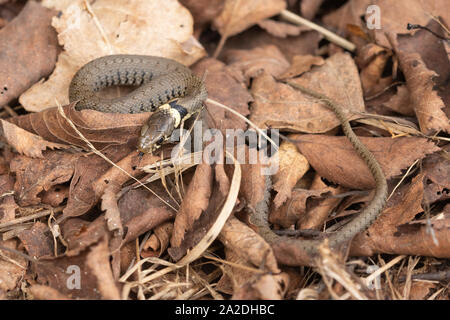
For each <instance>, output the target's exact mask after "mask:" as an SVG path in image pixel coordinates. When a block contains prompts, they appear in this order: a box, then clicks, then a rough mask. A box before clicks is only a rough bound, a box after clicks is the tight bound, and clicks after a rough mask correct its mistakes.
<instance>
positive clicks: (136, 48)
mask: <svg viewBox="0 0 450 320" xmlns="http://www.w3.org/2000/svg"><path fill="white" fill-rule="evenodd" d="M43 4H44V5H45V6H47V7H51V8H55V9H56V10H59V11H62V14H61V15H60V16H59V17H58V18H54V19H53V22H52V25H53V26H54V27H55V29H56V31H57V32H58V40H59V43H60V44H61V45H62V46H64V49H65V51H64V52H63V53H61V54H60V55H59V57H58V62H57V64H56V68H55V70H54V72H53V73H52V75H51V76H50V78H49V79H48V80H47V81H45V82H40V83H38V84H36V85H34V86H33V87H32V88H30V89H29V90H28V91H27V92H25V93H24V94H22V95H21V97H20V99H19V101H20V103H21V104H22V105H23V106H24V107H25V109H26V110H28V111H41V110H44V109H46V108H49V107H53V106H55V105H56V103H55V100H57V101H58V102H59V103H61V104H63V105H64V104H67V103H68V94H67V93H68V87H69V83H70V80H71V79H72V77H73V75H74V74H75V72H76V71H77V70H78V69H79V68H80V67H81V66H82V65H84V64H86V63H87V62H89V61H91V60H93V59H94V58H98V57H101V56H104V55H108V54H118V53H130V54H131V53H132V54H143V55H156V56H162V57H167V58H172V59H175V60H177V61H179V62H181V63H184V64H186V65H190V64H192V63H194V62H195V61H196V60H198V59H199V58H200V57H202V56H203V55H204V49H203V47H202V46H201V45H200V43H199V42H198V41H197V40H195V38H194V37H193V36H192V33H193V21H192V16H191V15H190V13H189V11H188V10H187V9H186V8H184V7H182V6H181V5H180V4H179V3H178V1H174V0H171V1H166V0H154V1H138V2H123V1H121V0H98V1H95V2H93V3H92V4H90V7H91V9H92V12H93V14H94V15H95V16H93V15H92V14H91V12H89V10H87V8H86V6H85V2H84V0H76V1H69V2H63V1H60V0H56V1H55V0H46V1H44V2H43ZM97 21H98V24H97ZM174 21H176V23H174Z"/></svg>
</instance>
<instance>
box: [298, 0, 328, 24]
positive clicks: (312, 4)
mask: <svg viewBox="0 0 450 320" xmlns="http://www.w3.org/2000/svg"><path fill="white" fill-rule="evenodd" d="M322 3H323V0H302V2H301V3H300V12H301V13H302V17H304V18H305V19H308V20H312V19H313V18H314V16H315V15H316V13H317V11H318V10H319V8H320V6H321V5H322Z"/></svg>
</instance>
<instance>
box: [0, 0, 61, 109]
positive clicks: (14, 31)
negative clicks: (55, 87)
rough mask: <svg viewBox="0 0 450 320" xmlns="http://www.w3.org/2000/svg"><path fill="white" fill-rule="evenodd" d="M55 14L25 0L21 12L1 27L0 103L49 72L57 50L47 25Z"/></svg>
mask: <svg viewBox="0 0 450 320" xmlns="http://www.w3.org/2000/svg"><path fill="white" fill-rule="evenodd" d="M55 14H56V11H54V10H49V9H47V8H45V7H43V6H42V5H41V4H39V3H37V2H35V1H28V2H27V4H26V5H25V7H24V8H23V9H22V11H21V12H20V14H19V15H18V16H17V17H16V18H15V19H14V20H13V21H12V22H10V23H8V24H7V25H6V26H5V27H4V28H2V29H0V52H1V56H0V106H3V105H5V104H7V103H8V102H9V101H11V100H12V99H15V98H17V97H18V96H19V95H20V94H21V93H22V92H24V91H25V90H26V89H28V88H29V87H30V86H31V85H32V84H34V83H35V82H36V81H38V80H40V79H41V78H42V77H45V76H47V75H48V74H50V72H52V70H53V68H54V66H55V62H56V55H57V52H58V43H57V39H56V33H55V30H54V29H53V28H52V27H51V25H50V22H51V20H52V17H53V16H54V15H55Z"/></svg>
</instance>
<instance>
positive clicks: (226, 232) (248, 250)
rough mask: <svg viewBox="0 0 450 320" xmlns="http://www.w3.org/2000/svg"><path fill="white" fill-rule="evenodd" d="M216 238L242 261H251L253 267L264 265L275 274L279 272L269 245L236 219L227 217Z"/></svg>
mask: <svg viewBox="0 0 450 320" xmlns="http://www.w3.org/2000/svg"><path fill="white" fill-rule="evenodd" d="M218 239H219V240H220V241H221V242H222V243H223V245H224V246H225V247H226V248H228V249H231V250H232V251H233V252H234V253H235V254H236V255H237V256H238V257H239V258H240V259H241V260H242V261H245V262H246V263H251V264H252V265H253V267H256V268H259V267H264V268H265V269H267V270H268V271H269V272H271V273H275V274H277V273H279V272H280V269H279V268H278V265H277V261H276V259H275V256H274V255H273V252H272V248H271V247H270V245H269V244H267V242H266V241H265V240H264V239H263V238H261V236H260V235H258V234H257V233H256V232H255V231H254V230H253V229H251V228H250V227H248V226H247V225H245V224H244V223H242V222H241V221H239V220H238V219H236V218H234V217H232V218H230V219H228V221H227V222H226V223H225V225H224V227H223V228H222V231H221V232H220V234H219V237H218Z"/></svg>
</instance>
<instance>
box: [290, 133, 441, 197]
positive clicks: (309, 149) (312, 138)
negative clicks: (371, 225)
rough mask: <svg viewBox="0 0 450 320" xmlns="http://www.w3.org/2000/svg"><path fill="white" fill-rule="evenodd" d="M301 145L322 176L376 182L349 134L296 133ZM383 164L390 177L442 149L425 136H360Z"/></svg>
mask: <svg viewBox="0 0 450 320" xmlns="http://www.w3.org/2000/svg"><path fill="white" fill-rule="evenodd" d="M290 138H291V139H293V140H294V141H298V142H297V143H296V144H297V147H298V148H299V150H300V152H301V153H302V154H303V155H304V156H305V157H306V159H308V162H309V164H310V165H311V166H312V167H313V168H314V169H315V170H316V171H317V173H318V174H320V175H321V176H322V177H324V178H325V179H327V180H329V181H333V182H336V183H338V184H340V185H343V186H346V187H350V188H357V189H371V188H374V187H375V182H374V180H373V177H372V175H371V174H370V171H369V169H368V168H367V165H366V164H365V163H364V161H363V160H362V159H361V158H360V157H359V156H358V154H357V153H356V151H355V150H354V149H353V147H352V145H351V144H350V142H349V141H348V139H347V138H346V137H334V136H319V135H292V136H290ZM360 140H361V141H362V143H364V144H365V145H366V146H367V148H368V149H369V150H370V151H371V152H372V153H373V155H374V156H375V158H376V159H377V160H378V162H379V163H380V165H381V168H382V169H383V172H384V174H385V176H386V179H390V178H392V177H394V176H396V175H400V174H401V173H402V171H401V170H403V169H406V168H408V167H409V166H410V165H411V164H412V163H413V162H414V161H415V160H417V159H422V158H424V157H425V156H426V155H427V154H429V153H433V152H436V151H438V150H439V148H438V147H437V146H436V145H435V144H434V143H432V142H429V141H427V139H424V138H417V137H399V138H395V139H392V138H372V137H371V138H369V137H360Z"/></svg>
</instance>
